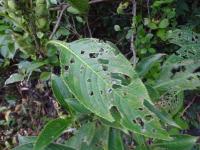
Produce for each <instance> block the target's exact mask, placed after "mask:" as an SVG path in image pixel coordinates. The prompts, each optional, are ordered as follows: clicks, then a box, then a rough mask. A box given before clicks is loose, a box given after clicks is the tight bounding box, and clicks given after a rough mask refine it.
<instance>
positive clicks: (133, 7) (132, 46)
mask: <svg viewBox="0 0 200 150" xmlns="http://www.w3.org/2000/svg"><path fill="white" fill-rule="evenodd" d="M136 5H137V4H136V1H135V0H132V15H133V16H132V17H133V18H134V17H135V16H136ZM132 20H133V19H132ZM132 24H134V22H132ZM134 37H135V33H133V34H132V35H131V51H132V53H133V66H134V67H135V65H136V52H135V45H134Z"/></svg>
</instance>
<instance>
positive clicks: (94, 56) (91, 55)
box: [89, 53, 99, 58]
mask: <svg viewBox="0 0 200 150" xmlns="http://www.w3.org/2000/svg"><path fill="white" fill-rule="evenodd" d="M98 55H99V54H98V53H90V54H89V57H90V58H97V57H98Z"/></svg>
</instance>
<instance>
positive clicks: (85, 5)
mask: <svg viewBox="0 0 200 150" xmlns="http://www.w3.org/2000/svg"><path fill="white" fill-rule="evenodd" d="M67 1H68V2H69V3H70V4H71V5H72V6H73V7H75V8H76V9H78V10H79V12H80V13H82V14H86V13H87V12H88V10H89V1H88V0H67Z"/></svg>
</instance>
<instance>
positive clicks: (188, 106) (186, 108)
mask: <svg viewBox="0 0 200 150" xmlns="http://www.w3.org/2000/svg"><path fill="white" fill-rule="evenodd" d="M196 98H197V96H195V97H194V98H193V99H192V101H191V102H190V103H189V104H188V105H187V106H186V107H185V109H184V110H183V111H182V113H181V115H180V116H183V115H184V113H185V112H186V111H187V110H188V108H190V106H191V105H192V104H193V103H194V101H195V100H196Z"/></svg>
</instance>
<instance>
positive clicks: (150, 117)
mask: <svg viewBox="0 0 200 150" xmlns="http://www.w3.org/2000/svg"><path fill="white" fill-rule="evenodd" d="M144 118H145V120H147V121H150V120H151V119H153V116H152V115H146V116H145V117H144Z"/></svg>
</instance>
